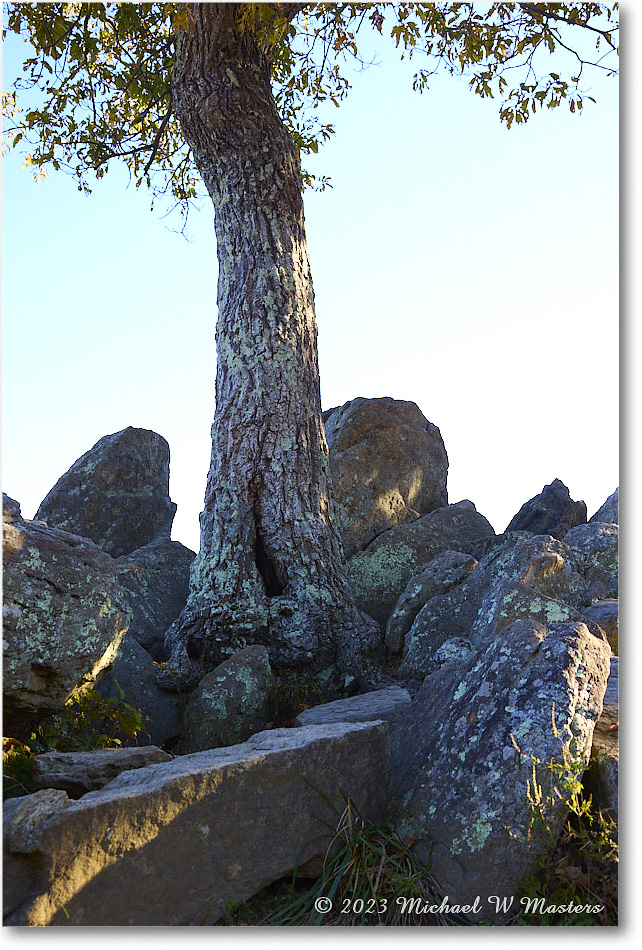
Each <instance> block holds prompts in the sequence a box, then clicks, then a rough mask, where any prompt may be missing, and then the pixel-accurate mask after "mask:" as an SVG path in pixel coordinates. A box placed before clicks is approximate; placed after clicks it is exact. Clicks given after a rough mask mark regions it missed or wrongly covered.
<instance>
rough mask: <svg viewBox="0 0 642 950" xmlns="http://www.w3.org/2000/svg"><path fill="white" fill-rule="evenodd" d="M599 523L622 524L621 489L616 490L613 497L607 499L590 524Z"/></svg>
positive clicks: (590, 520)
mask: <svg viewBox="0 0 642 950" xmlns="http://www.w3.org/2000/svg"><path fill="white" fill-rule="evenodd" d="M595 521H599V522H601V523H604V524H619V523H620V489H619V488H616V489H615V491H614V492H613V494H612V495H609V497H608V498H607V499H606V501H605V502H604V504H603V505H602V507H601V508H598V510H597V511H596V512H595V514H594V515H593V517H592V518H589V524H591V523H593V522H595Z"/></svg>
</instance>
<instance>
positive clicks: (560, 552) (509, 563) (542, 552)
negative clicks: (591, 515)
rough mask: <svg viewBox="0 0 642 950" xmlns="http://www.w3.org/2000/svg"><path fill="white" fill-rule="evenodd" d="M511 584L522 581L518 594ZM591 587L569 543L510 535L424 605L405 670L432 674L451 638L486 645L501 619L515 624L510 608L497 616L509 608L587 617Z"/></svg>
mask: <svg viewBox="0 0 642 950" xmlns="http://www.w3.org/2000/svg"><path fill="white" fill-rule="evenodd" d="M511 585H518V588H517V593H515V594H513V593H511V592H510V591H511V590H512V589H513V588H512V587H511ZM523 588H527V589H528V590H523ZM529 590H530V593H529ZM591 591H592V585H591V583H590V582H589V581H588V580H587V579H586V578H585V577H584V576H583V575H582V574H580V573H579V571H578V570H577V565H576V562H575V560H574V558H573V555H572V553H571V550H570V548H569V547H568V545H566V544H565V542H563V541H558V540H556V539H555V538H553V537H551V536H550V535H535V536H529V535H526V536H524V535H520V534H517V535H512V536H510V535H509V536H508V538H507V539H506V540H505V541H504V543H503V544H502V545H499V546H497V547H493V548H492V549H491V550H490V551H489V553H488V554H486V555H485V556H484V557H483V558H482V559H481V560H480V561H479V564H478V565H477V567H476V568H475V569H474V570H473V571H472V572H471V573H470V575H469V577H468V578H467V579H466V580H464V581H462V583H460V584H459V585H457V586H455V587H453V588H451V589H450V590H448V591H446V592H445V593H443V594H438V595H437V596H434V597H432V598H431V599H430V600H428V601H427V602H426V604H425V605H424V606H423V607H422V608H421V610H420V611H419V613H418V614H417V615H416V617H415V619H414V621H413V624H412V626H411V628H410V630H409V631H408V633H407V634H406V637H405V641H404V651H403V661H402V665H401V672H402V673H403V674H404V675H418V674H419V675H425V674H427V673H431V672H433V670H434V669H435V664H434V656H435V652H436V651H437V650H439V649H440V647H441V646H442V644H444V643H445V642H446V641H449V640H451V639H452V638H459V639H463V640H465V641H468V640H474V642H475V643H476V644H477V645H478V646H480V647H485V644H486V642H487V640H488V639H489V637H491V636H492V635H493V632H492V631H493V630H494V629H495V625H496V621H497V620H499V621H500V625H502V624H503V625H504V626H505V625H506V623H508V622H511V621H509V620H508V619H507V618H508V612H506V614H505V616H504V617H503V618H500V617H499V614H500V613H501V612H502V610H505V609H506V608H509V610H510V609H513V608H514V612H516V613H514V615H513V616H512V617H511V620H513V619H518V617H523V616H525V615H526V616H528V615H529V614H528V613H527V611H528V610H529V609H532V610H533V611H534V612H535V614H536V615H537V616H538V617H540V618H541V619H542V620H543V621H544V622H548V621H553V620H555V621H560V620H571V619H583V615H582V616H580V615H581V614H582V609H583V607H584V606H585V605H587V604H590V603H591ZM505 595H508V601H507V602H506V603H504V602H503V598H504V596H505ZM513 599H514V600H513ZM511 600H513V608H511V607H510V604H511ZM524 611H526V613H524ZM542 611H543V613H542ZM547 611H548V612H547ZM504 621H506V622H504Z"/></svg>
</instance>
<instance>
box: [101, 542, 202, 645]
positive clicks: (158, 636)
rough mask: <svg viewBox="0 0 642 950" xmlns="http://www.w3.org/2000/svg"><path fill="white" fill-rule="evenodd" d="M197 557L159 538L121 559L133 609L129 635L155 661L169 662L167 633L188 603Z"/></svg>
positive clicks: (121, 575)
mask: <svg viewBox="0 0 642 950" xmlns="http://www.w3.org/2000/svg"><path fill="white" fill-rule="evenodd" d="M195 557H196V555H195V554H194V552H193V551H190V549H189V548H186V547H185V546H184V545H183V544H180V542H179V541H170V539H169V538H157V539H156V540H155V541H152V542H151V543H150V544H146V545H145V546H144V547H142V548H138V550H136V551H134V552H133V553H132V554H127V555H125V556H124V557H120V558H118V564H117V568H116V569H117V571H118V576H119V578H120V582H121V584H122V585H123V588H124V589H125V591H126V593H127V597H128V600H129V605H130V607H131V609H132V622H131V626H130V630H129V632H130V635H131V636H133V637H134V638H135V639H136V640H137V641H138V643H140V645H141V646H143V647H145V649H146V650H147V651H148V652H149V653H151V655H152V656H153V658H154V659H155V660H166V659H167V651H166V650H165V631H166V630H167V629H168V627H170V626H171V624H172V623H173V622H174V621H175V620H176V618H177V617H178V615H179V614H180V612H181V610H182V609H183V607H184V606H185V603H186V601H187V595H188V593H189V572H190V568H191V566H192V562H193V560H194V558H195Z"/></svg>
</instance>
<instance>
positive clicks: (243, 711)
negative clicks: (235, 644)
mask: <svg viewBox="0 0 642 950" xmlns="http://www.w3.org/2000/svg"><path fill="white" fill-rule="evenodd" d="M274 689H275V681H274V678H273V676H272V670H271V668H270V661H269V659H268V651H267V648H266V647H263V646H251V647H246V648H245V649H244V650H239V651H238V652H237V653H234V654H232V656H231V657H230V658H229V659H228V660H225V662H224V663H221V664H220V666H217V667H216V669H215V670H213V671H212V672H211V673H208V674H207V676H205V677H204V678H203V679H202V680H201V682H200V683H199V685H198V687H197V688H196V689H195V690H194V692H193V693H192V695H191V696H190V698H189V701H188V703H187V708H186V709H185V712H184V714H183V729H182V737H181V741H180V744H179V746H178V748H179V751H180V752H200V751H202V750H205V749H213V748H216V747H217V746H228V745H234V744H235V743H238V742H243V741H245V739H248V738H249V737H250V736H251V735H252V733H255V732H258V731H259V730H260V729H264V728H265V726H266V725H267V723H268V722H269V721H270V719H271V718H272V716H273V703H274V700H273V697H274Z"/></svg>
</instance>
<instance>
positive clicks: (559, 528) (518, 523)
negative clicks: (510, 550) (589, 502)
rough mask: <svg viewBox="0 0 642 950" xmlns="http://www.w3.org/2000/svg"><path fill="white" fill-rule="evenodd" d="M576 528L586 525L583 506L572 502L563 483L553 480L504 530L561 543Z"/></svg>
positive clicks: (557, 479) (520, 510) (521, 509)
mask: <svg viewBox="0 0 642 950" xmlns="http://www.w3.org/2000/svg"><path fill="white" fill-rule="evenodd" d="M578 524H586V505H585V504H584V502H583V501H573V499H572V498H571V496H570V494H569V491H568V488H567V487H566V485H565V484H564V482H562V481H560V480H559V478H556V479H555V481H553V482H551V484H550V485H545V486H544V488H543V489H542V491H541V492H540V494H539V495H536V496H535V497H534V498H531V499H530V501H527V502H526V504H524V505H522V507H521V508H520V509H519V511H518V512H517V514H516V515H515V516H514V518H512V520H511V521H510V523H509V525H508V527H507V528H506V530H507V531H531V532H532V533H533V534H551V535H552V536H553V537H554V538H560V539H561V538H563V537H564V536H565V534H566V532H567V531H568V530H569V528H574V527H575V526H576V525H578Z"/></svg>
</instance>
